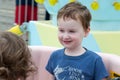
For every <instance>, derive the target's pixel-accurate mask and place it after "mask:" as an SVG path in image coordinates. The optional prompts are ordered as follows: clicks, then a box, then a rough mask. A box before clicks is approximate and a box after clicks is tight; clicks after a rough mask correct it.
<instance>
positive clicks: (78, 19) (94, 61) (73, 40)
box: [46, 2, 108, 80]
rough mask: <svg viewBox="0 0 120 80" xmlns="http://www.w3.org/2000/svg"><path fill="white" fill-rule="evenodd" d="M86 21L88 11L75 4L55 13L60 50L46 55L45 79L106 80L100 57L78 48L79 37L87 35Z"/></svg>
mask: <svg viewBox="0 0 120 80" xmlns="http://www.w3.org/2000/svg"><path fill="white" fill-rule="evenodd" d="M90 21H91V14H90V12H89V10H88V9H87V7H85V6H84V5H82V4H80V3H79V2H71V3H68V4H67V5H65V6H64V7H63V8H61V9H60V10H59V12H58V15H57V22H58V23H57V24H58V39H59V41H60V43H61V44H62V45H63V46H64V48H63V49H59V50H57V51H55V52H53V53H52V55H51V56H50V59H49V61H48V64H47V66H46V70H47V71H48V72H49V73H50V74H49V73H48V74H49V79H48V80H106V78H107V77H108V73H107V71H106V69H105V66H104V64H103V61H102V59H101V57H100V56H99V55H97V54H96V53H94V52H92V51H90V50H88V49H86V48H84V47H82V40H83V38H84V37H87V36H88V34H89V32H90ZM91 46H92V45H91Z"/></svg>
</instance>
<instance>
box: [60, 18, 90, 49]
mask: <svg viewBox="0 0 120 80" xmlns="http://www.w3.org/2000/svg"><path fill="white" fill-rule="evenodd" d="M89 30H90V29H88V31H86V32H85V31H84V29H83V26H82V24H81V22H80V21H75V20H73V19H67V20H63V19H62V18H60V19H58V39H59V41H60V43H61V44H62V45H63V46H64V47H66V48H69V49H74V48H77V47H80V46H81V43H82V40H83V38H84V37H86V36H87V35H88V33H89Z"/></svg>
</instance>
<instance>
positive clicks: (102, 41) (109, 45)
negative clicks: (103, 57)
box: [92, 31, 120, 55]
mask: <svg viewBox="0 0 120 80" xmlns="http://www.w3.org/2000/svg"><path fill="white" fill-rule="evenodd" d="M92 33H93V35H94V37H95V39H96V41H97V43H98V45H99V47H100V49H101V51H102V52H107V53H114V54H118V55H120V31H103V32H102V31H101V32H95V31H94V32H92Z"/></svg>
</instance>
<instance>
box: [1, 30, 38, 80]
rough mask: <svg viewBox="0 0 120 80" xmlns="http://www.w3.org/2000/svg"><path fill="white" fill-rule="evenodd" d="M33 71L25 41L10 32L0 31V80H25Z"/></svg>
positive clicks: (34, 69) (34, 68) (33, 67)
mask: <svg viewBox="0 0 120 80" xmlns="http://www.w3.org/2000/svg"><path fill="white" fill-rule="evenodd" d="M35 71H36V67H35V66H34V65H33V62H32V61H31V54H30V51H29V48H28V46H27V45H26V43H25V41H24V40H23V39H22V38H21V37H19V36H17V35H15V34H13V33H11V32H0V80H26V78H27V76H29V73H33V72H35Z"/></svg>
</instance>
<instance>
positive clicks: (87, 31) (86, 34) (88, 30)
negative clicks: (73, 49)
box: [84, 27, 90, 37]
mask: <svg viewBox="0 0 120 80" xmlns="http://www.w3.org/2000/svg"><path fill="white" fill-rule="evenodd" d="M89 32H90V27H88V28H87V30H86V31H85V36H84V37H87V36H88V34H89Z"/></svg>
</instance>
